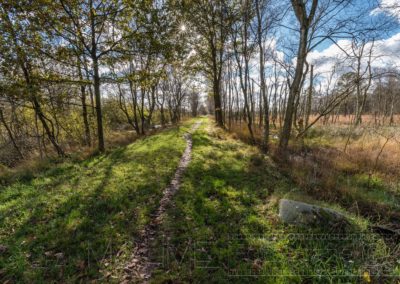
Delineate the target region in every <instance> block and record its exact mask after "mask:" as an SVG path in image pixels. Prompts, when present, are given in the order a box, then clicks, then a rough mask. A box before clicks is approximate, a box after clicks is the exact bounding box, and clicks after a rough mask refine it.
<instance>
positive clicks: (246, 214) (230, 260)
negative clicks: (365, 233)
mask: <svg viewBox="0 0 400 284" xmlns="http://www.w3.org/2000/svg"><path fill="white" fill-rule="evenodd" d="M199 136H202V137H196V135H195V136H194V138H193V141H194V143H193V151H194V152H193V160H192V162H191V164H190V165H189V167H188V169H187V171H186V172H185V176H184V179H183V184H182V186H181V188H180V190H179V191H178V192H177V195H176V196H175V198H174V203H175V205H174V207H172V208H170V209H169V210H168V217H167V218H166V220H165V222H164V225H163V232H164V234H165V235H166V236H167V238H168V242H167V243H165V239H163V240H161V239H159V240H158V244H156V245H155V246H154V247H155V248H154V249H153V250H155V249H158V251H162V250H161V249H160V246H163V247H164V248H163V249H164V250H163V254H164V255H163V257H164V260H165V259H167V261H166V262H164V266H163V267H161V268H160V269H159V270H158V271H157V273H156V274H155V279H154V281H155V282H162V281H165V282H168V281H172V282H173V281H177V282H179V281H183V282H190V283H228V282H229V283H302V281H309V283H327V281H328V282H329V281H333V282H335V281H339V280H340V281H345V282H346V281H350V282H352V281H356V280H357V279H359V278H356V277H348V276H349V274H351V273H354V272H359V271H358V269H359V268H361V267H363V265H364V263H357V261H356V259H357V255H356V254H357V252H358V251H357V249H359V248H361V249H376V248H375V247H374V246H375V245H376V243H375V241H376V240H370V242H369V243H365V245H362V244H359V242H358V243H357V239H352V240H351V239H350V240H348V241H344V240H341V239H336V240H335V239H333V240H332V239H329V238H327V239H323V238H322V239H318V238H316V239H307V238H305V239H301V238H300V239H299V237H298V236H304V235H305V234H312V233H314V234H316V233H321V232H319V231H313V230H311V229H308V230H302V229H297V228H290V227H287V226H283V225H282V224H279V223H273V222H271V220H269V218H268V217H270V216H266V214H267V213H266V212H265V210H264V209H263V207H264V206H265V203H266V201H267V199H268V197H269V195H270V194H271V193H272V192H273V191H274V190H276V189H279V188H281V187H290V186H291V184H290V181H289V180H285V179H284V178H283V177H282V176H280V175H279V173H276V172H275V171H276V170H274V169H272V168H271V167H270V165H269V164H268V162H267V161H265V160H261V161H260V160H259V158H260V157H258V158H257V159H255V158H254V155H255V153H254V152H252V151H251V150H246V149H249V148H246V146H245V145H243V144H238V143H237V142H233V141H231V140H228V141H223V139H222V140H220V141H217V140H211V139H210V138H209V137H204V136H206V134H204V133H203V134H199ZM242 150H243V151H242ZM239 152H240V153H241V154H240V155H238V153H239ZM294 234H295V235H294ZM291 236H296V237H297V238H293V237H292V238H291ZM357 245H358V246H357ZM157 246H158V247H157ZM318 249H320V250H318ZM165 250H166V251H167V255H168V254H170V255H169V256H168V257H167V258H165ZM349 250H350V251H349ZM369 253H371V254H372V252H371V251H370V252H369ZM349 261H352V262H349ZM346 265H347V266H346ZM167 271H168V273H167ZM324 273H325V274H328V275H327V276H326V277H325V276H322V277H319V278H318V277H311V278H307V276H304V275H319V274H324ZM335 273H339V274H343V275H345V276H346V277H347V278H346V277H344V278H340V277H339V278H335ZM345 273H348V274H347V275H346V274H345ZM329 274H331V275H329ZM283 275H286V276H285V277H283ZM301 275H303V276H301ZM307 283H308V282H307Z"/></svg>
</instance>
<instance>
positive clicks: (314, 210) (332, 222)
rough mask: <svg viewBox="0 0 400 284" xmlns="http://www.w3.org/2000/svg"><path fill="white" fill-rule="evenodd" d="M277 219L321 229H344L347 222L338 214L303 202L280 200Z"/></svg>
mask: <svg viewBox="0 0 400 284" xmlns="http://www.w3.org/2000/svg"><path fill="white" fill-rule="evenodd" d="M279 218H280V219H281V220H282V221H283V222H284V223H287V224H294V225H305V226H316V227H323V228H332V229H334V228H345V227H347V226H348V225H349V222H348V221H347V219H346V218H345V216H343V215H342V214H340V213H339V212H336V211H334V210H332V209H329V208H323V207H319V206H315V205H312V204H307V203H304V202H299V201H294V200H289V199H281V200H280V202H279Z"/></svg>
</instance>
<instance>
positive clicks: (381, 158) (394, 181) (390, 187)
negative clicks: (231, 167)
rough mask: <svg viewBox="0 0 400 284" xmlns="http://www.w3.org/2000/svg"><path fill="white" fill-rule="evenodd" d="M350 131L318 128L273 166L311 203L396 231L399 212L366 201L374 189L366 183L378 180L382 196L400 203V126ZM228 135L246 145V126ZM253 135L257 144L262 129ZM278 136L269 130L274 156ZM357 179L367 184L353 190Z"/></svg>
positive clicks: (339, 126) (341, 125)
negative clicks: (329, 205) (336, 206)
mask: <svg viewBox="0 0 400 284" xmlns="http://www.w3.org/2000/svg"><path fill="white" fill-rule="evenodd" d="M343 122H344V121H343ZM349 130H350V128H349V126H348V125H346V124H344V123H337V124H330V125H321V124H319V125H318V124H317V125H315V127H313V130H312V131H310V135H309V137H308V138H306V139H304V140H302V141H300V140H297V141H296V140H293V141H292V143H291V144H290V147H289V155H288V157H286V158H283V157H282V156H279V155H277V154H275V155H274V160H275V161H276V162H277V164H278V166H279V168H280V170H281V171H282V172H283V173H284V174H285V175H287V176H289V177H290V178H291V179H292V180H293V181H294V182H295V183H296V184H297V185H298V186H299V187H300V188H302V189H303V190H304V191H306V192H307V193H308V194H310V195H311V196H313V197H314V198H315V199H319V200H322V201H325V202H330V203H339V204H340V205H341V206H343V207H345V208H347V209H348V210H349V211H350V212H353V213H355V214H361V215H363V216H367V217H370V218H371V219H372V220H375V221H379V222H382V221H383V220H386V221H385V222H390V223H394V224H396V225H395V226H398V227H400V212H397V211H395V210H394V209H393V207H392V206H391V205H390V204H385V203H384V202H381V200H374V199H373V198H371V195H368V194H369V193H370V192H371V191H373V190H375V189H376V188H374V184H373V182H371V184H372V186H369V178H370V179H371V180H373V179H379V180H382V183H383V184H382V189H381V190H382V191H385V193H383V194H386V195H389V196H393V198H395V199H396V200H400V188H399V187H400V184H399V179H400V142H399V141H400V126H394V127H387V126H384V127H379V128H376V127H374V126H371V125H369V124H367V123H363V124H362V126H361V127H357V128H355V129H353V128H351V131H349ZM231 131H232V132H234V133H235V135H236V136H237V138H239V139H241V140H243V141H250V139H249V132H248V129H247V125H246V124H242V125H234V126H232V127H231ZM254 133H255V135H256V138H257V142H258V143H259V142H260V138H261V131H260V129H259V128H258V129H255V131H254ZM277 133H278V130H275V129H272V131H271V139H270V141H271V147H270V148H271V152H272V153H274V152H275V153H277V152H276V151H275V150H276V145H277V141H278V139H277ZM350 133H351V134H352V135H351V136H350V139H349V143H348V146H347V147H346V151H344V148H345V145H346V143H347V140H348V137H349V134H350ZM387 137H390V139H389V141H387ZM359 177H363V178H364V179H366V180H367V182H366V184H365V185H363V186H361V187H360V186H359V185H356V186H357V188H355V185H354V183H356V182H355V181H357V179H358V178H359Z"/></svg>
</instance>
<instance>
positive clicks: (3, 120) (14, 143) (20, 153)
mask: <svg viewBox="0 0 400 284" xmlns="http://www.w3.org/2000/svg"><path fill="white" fill-rule="evenodd" d="M0 121H1V122H2V123H3V125H4V127H5V129H6V131H7V134H8V137H9V138H10V140H11V143H12V144H13V146H14V148H15V150H16V151H17V153H18V155H19V157H20V158H21V159H23V158H24V155H23V154H22V152H21V149H19V147H18V144H17V142H16V141H15V138H14V135H13V133H12V131H11V129H10V127H9V126H8V124H7V122H6V120H5V118H4V114H3V110H2V109H1V108H0Z"/></svg>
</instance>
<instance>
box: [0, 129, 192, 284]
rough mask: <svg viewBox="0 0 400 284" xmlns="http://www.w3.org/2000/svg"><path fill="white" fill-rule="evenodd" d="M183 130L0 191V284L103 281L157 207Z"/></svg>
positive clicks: (57, 167) (176, 157)
mask: <svg viewBox="0 0 400 284" xmlns="http://www.w3.org/2000/svg"><path fill="white" fill-rule="evenodd" d="M189 124H191V122H189V123H186V124H185V125H184V126H181V127H180V129H179V130H177V129H170V130H167V131H164V132H162V133H160V134H157V135H154V136H150V137H146V138H144V139H141V140H139V141H137V142H135V143H133V144H131V145H129V146H127V147H121V148H118V149H116V150H114V151H112V152H110V153H108V154H104V155H100V156H96V157H93V158H90V159H88V160H85V161H82V162H79V163H74V162H64V163H61V164H58V165H54V166H53V168H50V169H48V170H46V171H43V172H40V173H38V174H36V176H29V177H25V178H21V179H20V180H19V181H16V182H14V183H12V184H10V185H8V186H3V187H0V244H1V245H3V246H6V247H7V251H6V252H5V253H3V254H1V255H0V282H2V281H5V280H11V281H13V282H14V281H15V282H24V283H44V282H48V280H52V281H55V282H58V281H61V280H63V281H65V282H78V281H83V282H85V280H88V279H104V278H103V277H104V276H105V275H106V274H107V271H111V270H113V269H114V266H117V265H119V263H117V260H118V259H119V258H120V256H121V255H129V249H130V248H131V247H132V246H131V244H132V241H133V239H134V237H135V235H136V233H137V232H138V230H140V229H141V228H142V227H143V226H144V224H146V223H147V222H148V221H149V214H150V212H152V211H154V210H155V208H156V207H157V205H158V201H159V199H160V197H161V194H162V189H163V188H164V187H165V186H166V185H167V184H168V183H169V181H170V179H171V176H172V175H173V174H174V172H175V170H176V167H177V165H178V162H179V159H180V156H181V155H182V153H183V150H184V149H185V146H186V143H185V141H184V139H183V138H182V134H183V133H184V131H186V130H187V129H188V126H189ZM117 254H118V256H119V258H117V257H116V255H117Z"/></svg>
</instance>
